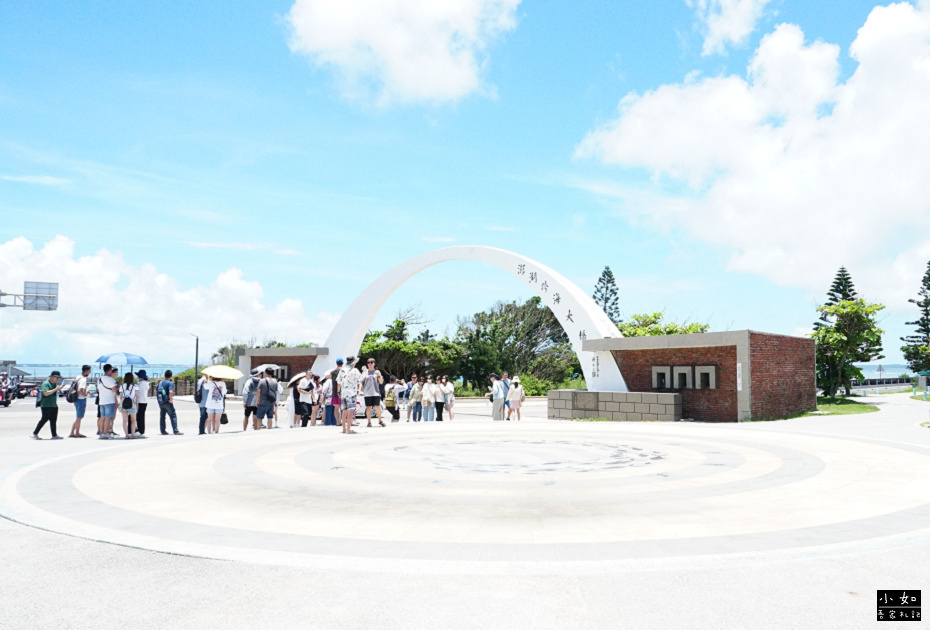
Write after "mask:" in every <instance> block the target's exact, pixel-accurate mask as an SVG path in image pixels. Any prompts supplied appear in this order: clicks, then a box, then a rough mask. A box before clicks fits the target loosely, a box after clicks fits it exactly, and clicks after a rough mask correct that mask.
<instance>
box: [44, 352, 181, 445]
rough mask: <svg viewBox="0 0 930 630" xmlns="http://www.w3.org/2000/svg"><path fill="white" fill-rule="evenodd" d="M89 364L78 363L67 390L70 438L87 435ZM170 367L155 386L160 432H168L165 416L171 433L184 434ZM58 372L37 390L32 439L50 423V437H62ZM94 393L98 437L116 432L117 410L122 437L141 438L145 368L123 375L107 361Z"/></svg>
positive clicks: (146, 384) (145, 397) (145, 399)
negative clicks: (71, 407)
mask: <svg viewBox="0 0 930 630" xmlns="http://www.w3.org/2000/svg"><path fill="white" fill-rule="evenodd" d="M90 370H91V368H90V366H89V365H84V366H81V375H80V376H78V377H77V378H76V379H75V380H74V382H73V383H72V384H71V386H70V387H69V388H68V391H67V400H68V402H71V403H73V404H74V414H75V420H74V424H72V425H71V433H70V434H69V435H68V437H70V438H84V437H87V436H86V435H84V434H83V433H81V423H82V422H83V420H84V416H85V415H87V399H88V397H89V390H90V386H89V383H88V380H87V379H88V377H89V376H90ZM171 377H172V373H171V370H167V371H166V372H165V377H164V379H163V380H162V381H161V382H160V383H158V386H157V387H156V390H155V391H156V393H157V400H158V406H159V411H160V414H159V415H160V418H159V425H160V428H161V434H162V435H170V434H169V433H168V432H167V431H166V430H165V419H166V417H168V418H170V419H171V428H172V432H173V434H174V435H183V433H181V432H180V431H178V417H177V413H176V412H175V409H174V383H173V382H172V381H171ZM60 380H61V372H59V371H58V370H54V371H52V373H51V374H50V375H49V377H48V379H46V380H45V382H43V383H42V386H41V387H40V388H39V391H38V392H37V393H36V406H37V407H39V408H40V409H41V412H42V415H41V418H40V419H39V423H38V424H37V425H36V428H35V431H33V432H32V435H31V436H30V437H32V438H33V439H36V440H38V439H41V438H40V437H39V431H41V430H42V427H44V426H45V425H46V423H47V424H48V425H49V428H50V429H51V432H52V439H53V440H60V439H62V438H61V436H60V435H58V395H59V392H61V391H62V388H63V387H64V385H63V384H61V383H60ZM96 389H97V396H96V397H95V398H94V402H95V405H96V407H97V437H98V438H99V439H101V440H111V439H114V438H116V437H119V436H117V434H116V432H115V431H114V430H113V424H114V422H115V420H116V414H117V413H119V414H120V415H122V418H123V437H124V438H125V439H127V440H135V439H140V438H144V437H146V436H145V411H146V408H147V407H148V402H149V378H148V374H146V372H145V370H139V371H138V372H136V373H135V374H133V373H132V372H126V373H125V374H124V375H123V376H122V378H121V377H120V376H119V371H118V370H117V369H116V368H114V367H113V366H112V365H110V364H109V363H107V364H106V365H104V366H103V374H102V375H101V376H100V377H99V378H98V379H97V384H96Z"/></svg>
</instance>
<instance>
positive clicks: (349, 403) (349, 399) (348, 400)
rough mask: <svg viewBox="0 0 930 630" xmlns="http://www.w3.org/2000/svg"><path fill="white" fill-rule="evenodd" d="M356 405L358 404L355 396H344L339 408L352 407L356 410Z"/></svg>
mask: <svg viewBox="0 0 930 630" xmlns="http://www.w3.org/2000/svg"><path fill="white" fill-rule="evenodd" d="M356 406H357V402H356V400H355V396H343V397H342V403H340V405H339V408H340V409H342V410H343V411H345V410H346V409H351V410H352V411H355V408H356Z"/></svg>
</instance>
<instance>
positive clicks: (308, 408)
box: [297, 369, 316, 427]
mask: <svg viewBox="0 0 930 630" xmlns="http://www.w3.org/2000/svg"><path fill="white" fill-rule="evenodd" d="M297 393H298V394H299V395H300V426H302V427H305V426H307V422H308V421H309V420H310V419H311V418H312V420H313V426H316V414H315V413H314V412H313V410H314V406H313V372H311V371H310V370H309V369H307V371H306V373H305V374H304V376H303V378H301V379H300V380H299V381H298V382H297Z"/></svg>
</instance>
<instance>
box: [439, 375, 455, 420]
mask: <svg viewBox="0 0 930 630" xmlns="http://www.w3.org/2000/svg"><path fill="white" fill-rule="evenodd" d="M442 402H443V409H444V410H445V411H447V412H449V421H450V422H451V421H452V420H455V412H454V411H453V410H452V407H453V406H454V405H455V385H454V384H453V383H450V382H449V377H448V376H443V377H442Z"/></svg>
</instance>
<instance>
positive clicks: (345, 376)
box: [336, 357, 362, 433]
mask: <svg viewBox="0 0 930 630" xmlns="http://www.w3.org/2000/svg"><path fill="white" fill-rule="evenodd" d="M357 362H358V357H346V365H345V367H343V368H342V370H340V372H339V377H338V379H337V381H336V382H337V383H339V397H340V398H341V399H342V405H341V407H342V432H343V433H355V431H353V430H352V420H353V419H354V418H355V406H356V404H357V400H358V395H359V388H360V385H361V383H362V375H361V374H360V373H359V371H358V370H356V369H355V364H356V363H357Z"/></svg>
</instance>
